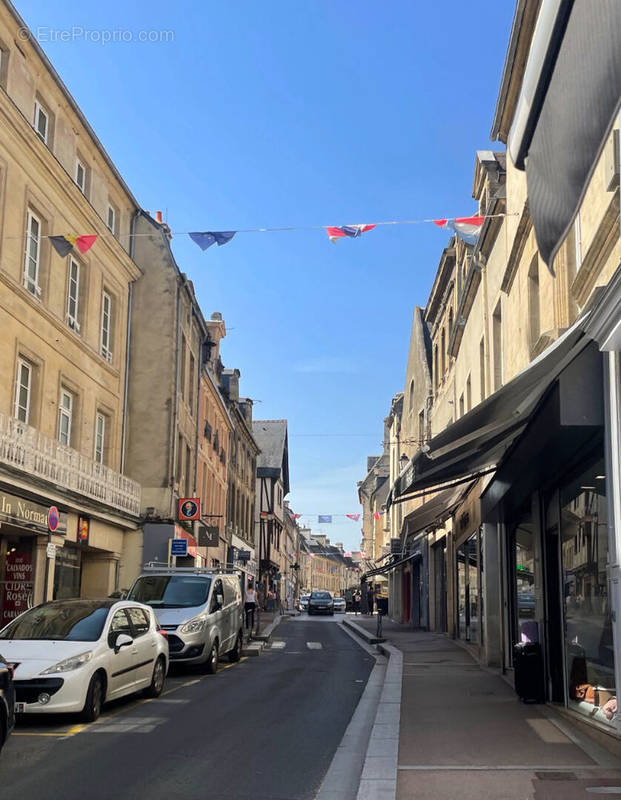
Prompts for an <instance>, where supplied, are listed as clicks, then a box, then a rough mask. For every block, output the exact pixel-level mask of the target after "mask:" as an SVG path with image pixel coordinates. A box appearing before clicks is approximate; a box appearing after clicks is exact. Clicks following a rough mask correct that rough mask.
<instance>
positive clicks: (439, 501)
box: [403, 481, 474, 537]
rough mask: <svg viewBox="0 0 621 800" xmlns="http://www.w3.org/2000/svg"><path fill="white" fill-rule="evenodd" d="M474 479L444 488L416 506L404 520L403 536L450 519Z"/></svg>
mask: <svg viewBox="0 0 621 800" xmlns="http://www.w3.org/2000/svg"><path fill="white" fill-rule="evenodd" d="M473 483H474V482H473V481H470V482H468V483H462V484H461V485H460V486H454V487H453V488H451V489H443V490H442V491H440V492H438V493H437V494H436V495H434V496H433V497H432V498H431V500H428V501H427V502H426V503H423V504H422V505H421V506H419V507H418V508H416V509H415V510H414V511H412V512H411V513H410V514H408V515H407V517H406V518H405V519H404V520H403V536H404V537H408V536H412V535H413V534H414V533H418V532H419V531H424V530H426V529H427V528H430V527H432V526H433V525H439V524H441V523H442V522H444V520H446V519H448V517H450V515H451V514H452V513H453V511H454V510H455V508H456V507H457V506H458V505H459V504H460V503H461V501H462V499H463V498H464V497H465V496H466V495H467V494H468V492H469V491H470V489H471V488H472V485H473Z"/></svg>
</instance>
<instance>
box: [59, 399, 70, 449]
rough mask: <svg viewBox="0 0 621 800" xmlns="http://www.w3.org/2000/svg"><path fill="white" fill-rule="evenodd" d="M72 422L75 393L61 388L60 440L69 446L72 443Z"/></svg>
mask: <svg viewBox="0 0 621 800" xmlns="http://www.w3.org/2000/svg"><path fill="white" fill-rule="evenodd" d="M72 422H73V395H72V394H71V392H68V391H67V390H66V389H61V392H60V403H59V404H58V441H59V442H60V443H61V444H65V445H67V447H69V446H70V445H71V425H72Z"/></svg>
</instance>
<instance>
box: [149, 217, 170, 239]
mask: <svg viewBox="0 0 621 800" xmlns="http://www.w3.org/2000/svg"><path fill="white" fill-rule="evenodd" d="M148 213H149V212H148V211H147V214H148ZM155 221H156V222H157V224H158V225H161V226H162V230H163V231H164V233H165V234H166V236H167V237H168V240H169V241H170V239H172V233H171V232H170V228H169V227H168V225H167V223H166V222H164V220H163V218H162V212H161V211H156V212H155Z"/></svg>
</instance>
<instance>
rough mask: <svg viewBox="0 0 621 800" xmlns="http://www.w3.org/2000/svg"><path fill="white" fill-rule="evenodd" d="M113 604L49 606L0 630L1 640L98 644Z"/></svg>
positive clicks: (20, 617) (29, 612) (28, 613)
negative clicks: (50, 640) (45, 640)
mask: <svg viewBox="0 0 621 800" xmlns="http://www.w3.org/2000/svg"><path fill="white" fill-rule="evenodd" d="M109 611H110V605H108V604H107V605H101V604H98V603H92V602H84V603H75V602H72V603H47V604H45V605H41V606H37V607H36V608H31V609H30V611H26V612H25V613H24V614H22V615H21V616H19V617H17V619H14V620H13V622H10V623H9V624H8V625H7V626H6V628H4V629H3V630H2V631H0V639H36V640H40V639H55V640H64V641H67V642H96V641H97V639H99V637H100V636H101V632H102V630H103V627H104V624H105V622H106V618H107V617H108V612H109Z"/></svg>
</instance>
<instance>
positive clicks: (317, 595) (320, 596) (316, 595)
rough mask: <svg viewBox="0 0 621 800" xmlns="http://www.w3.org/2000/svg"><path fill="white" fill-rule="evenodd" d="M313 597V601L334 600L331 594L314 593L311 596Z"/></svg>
mask: <svg viewBox="0 0 621 800" xmlns="http://www.w3.org/2000/svg"><path fill="white" fill-rule="evenodd" d="M311 597H312V598H313V600H331V599H332V595H331V594H330V592H313V593H312V594H311Z"/></svg>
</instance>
